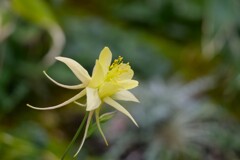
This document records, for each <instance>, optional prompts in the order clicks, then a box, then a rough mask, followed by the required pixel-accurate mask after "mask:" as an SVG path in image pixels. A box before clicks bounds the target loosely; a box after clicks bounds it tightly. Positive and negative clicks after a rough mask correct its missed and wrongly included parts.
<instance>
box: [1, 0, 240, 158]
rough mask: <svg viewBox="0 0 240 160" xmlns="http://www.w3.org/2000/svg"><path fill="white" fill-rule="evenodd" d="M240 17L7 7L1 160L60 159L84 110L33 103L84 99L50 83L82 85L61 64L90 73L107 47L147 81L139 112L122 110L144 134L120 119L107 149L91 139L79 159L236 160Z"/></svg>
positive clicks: (183, 7) (156, 2) (220, 6)
mask: <svg viewBox="0 0 240 160" xmlns="http://www.w3.org/2000/svg"><path fill="white" fill-rule="evenodd" d="M239 17H240V1H239V0H101V1H98V0H79V1H78V0H11V1H10V0H1V1H0V159H2V160H58V159H60V157H61V156H62V154H63V152H64V150H65V149H66V147H67V145H68V143H69V142H70V140H71V138H72V137H73V135H74V133H75V132H76V130H77V128H78V126H79V124H80V123H81V121H82V119H83V116H84V113H85V112H84V109H83V108H80V107H79V106H76V105H75V104H70V105H68V106H66V107H63V108H61V109H58V110H53V111H36V110H32V109H30V108H28V107H27V106H26V103H30V104H33V105H35V106H40V107H46V106H50V105H54V104H58V103H60V102H63V101H65V100H66V99H68V98H69V97H71V96H73V95H74V94H76V93H77V91H69V90H65V89H62V88H60V87H58V86H55V85H54V84H53V83H51V82H50V81H49V80H48V79H47V78H46V77H45V76H44V75H43V73H42V71H43V70H46V71H47V72H48V73H49V75H51V76H52V77H53V78H54V79H56V80H58V81H59V82H62V83H65V84H77V83H79V82H78V80H77V79H76V78H75V77H74V75H73V74H72V73H71V71H70V70H69V69H68V68H67V67H66V66H65V65H64V64H61V63H59V62H55V60H54V57H55V56H58V55H61V56H66V57H70V58H73V59H75V60H76V61H78V62H79V63H80V64H82V66H84V67H85V68H87V70H88V71H89V72H90V73H91V71H92V67H93V65H94V63H95V59H96V58H97V57H98V54H99V52H100V51H101V49H102V48H103V47H104V46H108V47H109V48H110V49H111V50H112V52H113V56H114V57H117V56H119V55H121V56H123V57H124V60H125V62H128V61H129V62H130V64H131V66H132V68H133V69H134V71H135V79H137V80H139V81H140V85H139V87H138V88H137V89H134V90H132V92H133V93H134V94H135V95H136V96H137V97H138V98H139V99H140V101H141V103H140V104H134V103H131V102H128V103H122V104H123V105H124V106H125V107H126V108H127V109H128V110H129V111H130V112H131V114H132V115H133V117H135V119H136V121H137V122H138V123H139V126H140V127H139V128H136V127H135V126H134V124H133V123H132V122H131V121H130V120H129V119H128V118H126V117H125V116H124V115H122V114H121V113H117V114H115V115H114V117H113V118H112V119H111V120H110V121H108V122H106V123H105V124H103V130H104V132H105V134H106V136H107V139H108V140H109V142H110V145H109V146H108V147H106V146H105V144H104V142H103V140H102V138H101V136H99V133H98V132H94V133H93V135H92V136H91V137H89V138H88V139H87V140H86V143H85V145H84V147H83V149H82V151H81V152H80V154H79V157H78V159H86V160H203V159H204V160H239V159H240V125H239V124H240V123H239V122H240V106H239V103H240V18H239ZM106 111H111V108H110V107H108V106H106V107H105V109H104V110H103V111H102V112H106ZM80 141H81V138H79V139H78V141H77V142H76V144H75V146H74V147H73V148H72V150H71V151H70V153H69V156H68V157H67V159H71V155H72V154H74V152H75V151H76V149H77V147H78V145H79V144H80Z"/></svg>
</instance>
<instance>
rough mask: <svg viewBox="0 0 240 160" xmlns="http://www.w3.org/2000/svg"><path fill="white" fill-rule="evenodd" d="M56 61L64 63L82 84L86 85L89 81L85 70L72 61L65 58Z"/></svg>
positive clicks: (89, 78)
mask: <svg viewBox="0 0 240 160" xmlns="http://www.w3.org/2000/svg"><path fill="white" fill-rule="evenodd" d="M56 59H57V60H59V61H61V62H63V63H65V64H66V65H67V66H68V67H69V68H70V69H71V70H72V72H73V73H74V74H75V76H76V77H77V78H78V79H79V80H80V81H81V82H82V83H83V84H87V83H88V82H89V81H90V80H91V77H90V76H89V74H88V72H87V70H86V69H84V68H83V67H82V66H81V65H80V64H79V63H77V62H76V61H74V60H73V59H70V58H66V57H56Z"/></svg>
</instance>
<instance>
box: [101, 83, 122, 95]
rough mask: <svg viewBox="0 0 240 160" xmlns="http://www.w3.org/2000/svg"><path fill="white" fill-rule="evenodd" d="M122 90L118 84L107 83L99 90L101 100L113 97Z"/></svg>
mask: <svg viewBox="0 0 240 160" xmlns="http://www.w3.org/2000/svg"><path fill="white" fill-rule="evenodd" d="M120 89H123V88H121V86H119V85H118V84H115V83H111V82H105V83H104V84H103V85H102V86H101V87H100V88H99V96H100V98H104V97H108V96H112V95H113V94H115V93H116V92H118V91H119V90H120Z"/></svg>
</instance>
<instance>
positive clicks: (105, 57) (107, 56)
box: [99, 47, 112, 74]
mask: <svg viewBox="0 0 240 160" xmlns="http://www.w3.org/2000/svg"><path fill="white" fill-rule="evenodd" d="M111 61H112V52H111V51H110V49H109V48H108V47H104V48H103V50H102V51H101V53H100V55H99V62H100V63H101V65H102V66H103V71H104V74H106V73H107V71H108V68H109V66H110V64H111Z"/></svg>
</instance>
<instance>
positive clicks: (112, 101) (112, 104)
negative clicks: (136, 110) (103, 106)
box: [103, 97, 138, 127]
mask: <svg viewBox="0 0 240 160" xmlns="http://www.w3.org/2000/svg"><path fill="white" fill-rule="evenodd" d="M103 101H104V102H105V103H107V104H109V105H110V106H112V107H114V108H115V109H117V110H119V111H120V112H122V113H123V114H125V115H126V116H128V117H129V118H130V119H131V120H132V121H133V123H134V124H135V125H136V126H137V127H138V124H137V123H136V121H135V120H134V119H133V117H132V116H131V114H130V113H129V112H128V111H127V110H126V109H125V108H124V107H123V106H121V105H120V104H119V103H117V102H116V101H114V100H113V99H112V98H110V97H106V98H104V100H103Z"/></svg>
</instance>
